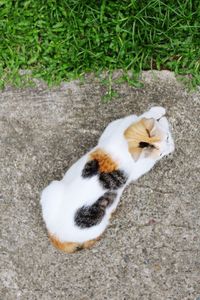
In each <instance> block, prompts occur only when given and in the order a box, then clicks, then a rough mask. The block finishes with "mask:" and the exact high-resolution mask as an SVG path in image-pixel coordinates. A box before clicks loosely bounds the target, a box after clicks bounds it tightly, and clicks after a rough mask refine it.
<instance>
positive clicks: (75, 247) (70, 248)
mask: <svg viewBox="0 0 200 300" xmlns="http://www.w3.org/2000/svg"><path fill="white" fill-rule="evenodd" d="M49 238H50V241H51V243H52V244H53V245H54V247H55V248H57V249H59V250H61V251H63V252H65V253H74V252H77V251H79V250H82V249H89V248H91V247H93V246H94V245H95V244H96V242H97V241H98V240H99V239H100V237H98V238H96V239H94V240H90V241H86V242H84V243H73V242H61V241H60V240H59V239H58V238H57V237H55V236H54V235H52V234H50V233H49Z"/></svg>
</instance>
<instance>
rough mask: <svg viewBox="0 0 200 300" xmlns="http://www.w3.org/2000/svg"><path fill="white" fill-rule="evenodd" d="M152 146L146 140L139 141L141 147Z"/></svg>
mask: <svg viewBox="0 0 200 300" xmlns="http://www.w3.org/2000/svg"><path fill="white" fill-rule="evenodd" d="M149 146H150V144H149V143H146V142H140V143H139V147H140V148H146V147H149Z"/></svg>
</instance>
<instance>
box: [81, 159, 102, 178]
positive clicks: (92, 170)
mask: <svg viewBox="0 0 200 300" xmlns="http://www.w3.org/2000/svg"><path fill="white" fill-rule="evenodd" d="M98 169H99V163H98V161H97V160H96V159H93V160H90V161H88V162H87V163H86V164H85V167H84V169H83V171H82V176H83V177H84V178H87V177H92V176H94V175H96V174H97V173H98Z"/></svg>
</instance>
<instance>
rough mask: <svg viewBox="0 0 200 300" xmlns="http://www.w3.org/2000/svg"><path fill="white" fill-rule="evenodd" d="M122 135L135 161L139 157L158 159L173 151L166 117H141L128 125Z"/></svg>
mask: <svg viewBox="0 0 200 300" xmlns="http://www.w3.org/2000/svg"><path fill="white" fill-rule="evenodd" d="M124 136H125V138H126V140H127V142H128V147H129V152H130V153H131V155H132V157H133V158H134V160H135V161H137V160H138V159H139V158H140V157H141V158H142V157H143V158H151V159H154V160H159V159H161V158H162V157H163V156H165V155H168V154H169V153H171V152H173V151H174V141H173V138H172V135H171V132H170V129H169V123H168V121H167V119H166V117H162V118H161V119H159V120H155V119H153V118H151V119H147V118H143V119H141V120H140V121H138V122H136V123H134V124H132V125H131V126H129V127H128V128H127V129H126V130H125V132H124Z"/></svg>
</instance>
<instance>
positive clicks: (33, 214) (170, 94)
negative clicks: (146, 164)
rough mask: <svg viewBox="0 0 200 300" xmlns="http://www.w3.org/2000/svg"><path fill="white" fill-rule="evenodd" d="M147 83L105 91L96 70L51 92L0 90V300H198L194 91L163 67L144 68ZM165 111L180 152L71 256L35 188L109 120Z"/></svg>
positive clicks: (133, 188) (197, 108)
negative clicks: (112, 96)
mask: <svg viewBox="0 0 200 300" xmlns="http://www.w3.org/2000/svg"><path fill="white" fill-rule="evenodd" d="M143 76H144V80H145V86H144V88H140V89H139V88H138V89H135V88H132V87H128V86H127V85H126V84H124V85H121V86H116V88H117V89H118V93H119V99H117V100H115V101H112V102H109V103H107V104H102V102H101V96H102V94H103V92H104V90H105V88H104V87H103V86H102V85H101V84H100V83H99V82H98V80H96V79H95V78H93V77H92V76H88V78H87V80H86V81H85V83H84V84H79V83H78V82H71V83H68V84H63V85H62V86H60V87H58V88H53V89H49V88H47V87H46V86H45V85H44V84H43V83H38V84H37V85H36V87H34V88H27V89H13V88H7V89H6V90H5V91H3V92H1V93H0V141H1V145H0V162H1V174H0V185H1V190H0V192H1V196H0V203H1V226H0V227H1V294H0V299H2V300H5V299H8V300H12V299H31V300H32V299H41V300H46V299H47V300H51V299H67V300H73V299H76V300H91V299H94V300H95V299H100V300H101V299H111V300H115V299H116V300H125V299H126V300H129V299H131V300H135V299H138V300H143V299H144V300H162V299H163V300H168V299H171V300H176V299H177V300H190V299H191V300H196V299H199V297H200V197H199V194H200V193H199V192H200V186H199V177H200V176H199V175H200V174H199V172H198V171H199V167H200V155H199V153H200V149H199V142H200V141H199V137H200V134H199V129H200V128H199V121H200V120H199V113H200V91H197V92H195V93H188V92H187V91H186V90H185V89H184V87H182V86H181V85H180V83H178V82H177V81H176V80H175V78H174V76H173V74H171V73H169V72H166V71H165V72H164V71H163V72H160V73H154V75H152V73H151V72H146V73H144V74H143ZM155 104H156V105H163V106H165V107H166V108H167V111H168V116H169V119H170V121H171V123H172V125H173V128H174V130H173V132H174V137H175V143H176V151H175V153H174V155H173V156H172V157H168V158H166V159H163V160H162V161H161V162H160V163H159V164H158V165H157V166H156V167H155V168H154V169H153V170H152V171H151V172H150V173H148V174H146V175H145V176H144V177H143V178H141V179H140V180H139V181H138V182H136V183H135V184H132V185H130V186H129V187H128V188H127V189H126V191H125V192H124V194H123V197H122V199H121V204H120V206H119V209H118V211H117V214H116V215H115V218H114V219H113V220H112V222H111V225H110V227H109V228H108V230H107V231H106V233H105V234H104V238H103V239H102V240H101V241H100V242H99V243H98V245H97V246H96V247H95V248H93V249H92V250H90V251H82V252H79V253H77V254H73V255H67V254H63V253H61V252H58V251H57V250H56V249H54V248H53V247H52V246H51V244H50V243H49V240H48V238H47V235H46V230H45V227H44V224H43V221H42V218H41V210H40V205H39V195H40V191H41V190H42V189H43V188H44V187H45V186H46V185H47V184H48V183H49V182H50V181H51V180H53V179H56V178H57V179H59V178H61V176H62V175H63V174H64V172H65V171H66V170H67V168H68V167H69V166H70V165H71V164H72V163H73V162H75V161H76V160H77V159H78V158H79V157H80V156H81V155H82V154H84V153H85V152H86V151H87V150H88V149H89V148H91V147H93V146H94V145H95V144H96V141H97V139H98V137H99V135H100V134H101V132H102V130H103V129H104V127H105V126H106V125H107V124H108V122H110V121H111V120H113V119H116V118H118V117H122V116H125V115H128V114H131V113H133V112H135V113H138V114H140V113H142V112H143V111H144V110H146V109H147V108H148V107H150V106H152V105H155Z"/></svg>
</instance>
